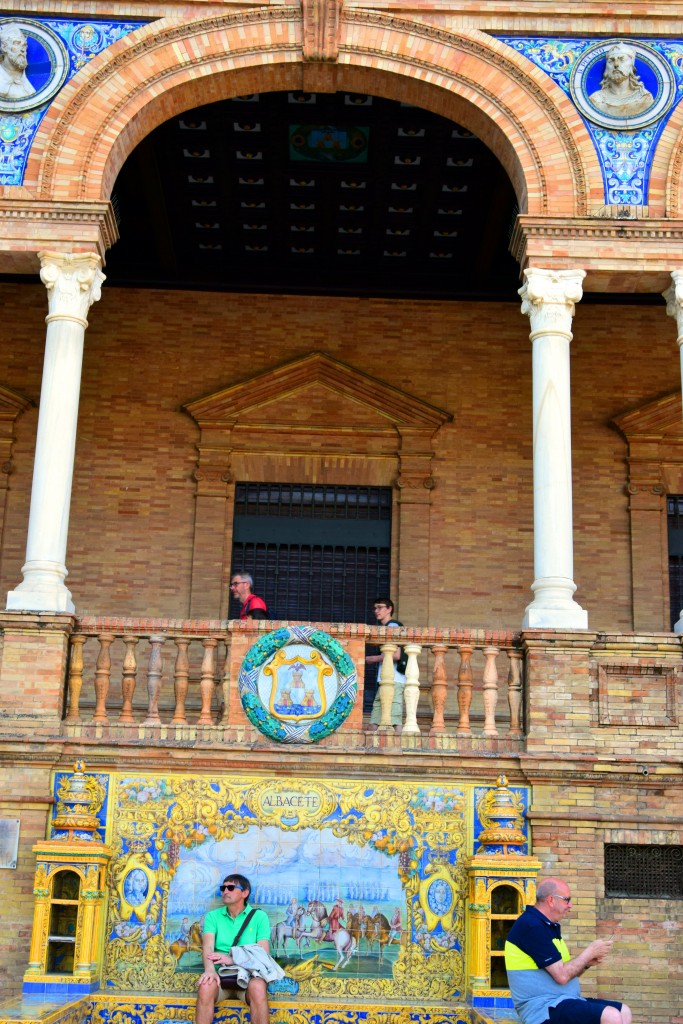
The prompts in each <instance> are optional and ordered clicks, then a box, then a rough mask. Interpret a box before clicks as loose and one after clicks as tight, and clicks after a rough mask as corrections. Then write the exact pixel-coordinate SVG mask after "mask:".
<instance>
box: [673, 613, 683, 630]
mask: <svg viewBox="0 0 683 1024" xmlns="http://www.w3.org/2000/svg"><path fill="white" fill-rule="evenodd" d="M674 633H683V611H681V614H680V615H679V616H678V619H677V621H676V622H674Z"/></svg>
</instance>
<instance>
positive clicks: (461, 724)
mask: <svg viewBox="0 0 683 1024" xmlns="http://www.w3.org/2000/svg"><path fill="white" fill-rule="evenodd" d="M473 650H474V648H473V647H470V646H469V645H465V644H463V645H462V646H461V647H458V654H459V655H460V666H459V668H458V711H459V715H458V728H457V730H456V735H457V736H471V735H472V729H471V727H470V705H471V704H472V664H471V661H470V659H471V657H472V651H473Z"/></svg>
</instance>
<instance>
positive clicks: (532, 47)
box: [499, 36, 683, 206]
mask: <svg viewBox="0 0 683 1024" xmlns="http://www.w3.org/2000/svg"><path fill="white" fill-rule="evenodd" d="M499 38H500V39H501V42H503V43H506V44H507V45H508V46H511V47H512V48H513V49H514V50H517V51H518V52H519V53H522V54H524V56H525V57H526V58H527V59H528V60H530V61H532V63H534V64H535V65H536V67H538V68H540V69H541V70H542V71H544V72H545V73H546V74H547V75H549V77H550V78H552V80H553V81H554V82H555V83H556V84H557V85H558V86H559V87H560V89H562V91H563V92H564V93H566V95H567V96H568V97H569V98H570V99H571V100H572V101H573V102H574V104H575V106H576V107H577V109H578V111H579V113H580V114H581V117H582V118H583V121H584V123H585V125H586V129H587V130H588V133H589V134H590V136H591V138H592V139H593V142H594V144H595V148H596V152H597V154H598V158H599V160H600V165H601V168H602V175H603V182H604V187H605V203H606V205H608V206H619V205H626V206H646V205H647V202H648V187H649V177H650V169H651V166H652V159H653V156H654V152H655V149H656V146H657V142H658V141H659V138H660V136H661V134H662V131H663V130H664V127H665V126H666V123H667V121H668V119H669V117H670V116H671V111H672V110H673V109H674V108H675V107H676V105H677V104H678V102H679V100H680V98H681V96H682V95H683V41H681V40H670V39H648V40H647V42H646V43H645V42H640V41H638V40H634V39H620V40H618V41H619V42H625V43H627V44H628V45H630V46H633V47H635V48H636V51H637V63H636V71H637V73H638V75H639V76H640V78H641V80H642V82H643V85H644V86H645V88H646V89H648V90H649V92H651V93H652V96H653V103H652V107H651V110H649V111H648V115H649V116H647V117H645V118H638V119H635V124H637V127H636V126H635V124H630V125H628V126H627V124H626V123H625V125H624V127H621V126H613V127H605V126H601V125H599V124H597V123H594V122H593V120H592V119H591V118H590V117H587V116H586V110H587V109H588V107H589V105H588V104H586V103H585V102H583V101H584V98H585V97H587V96H589V95H590V94H591V92H593V91H594V90H595V89H597V88H598V87H599V85H600V77H601V74H602V69H603V68H604V55H605V52H606V50H607V49H608V48H609V46H611V45H613V44H614V43H615V42H617V40H616V39H610V40H595V39H543V38H538V37H511V36H503V37H499ZM577 71H579V74H578V75H577ZM582 108H583V109H582ZM631 120H632V121H633V119H631ZM643 120H646V121H648V123H647V124H642V121H643Z"/></svg>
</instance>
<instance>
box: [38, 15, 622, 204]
mask: <svg viewBox="0 0 683 1024" xmlns="http://www.w3.org/2000/svg"><path fill="white" fill-rule="evenodd" d="M378 29H379V30H381V31H378ZM302 36H303V31H302V22H301V16H300V13H299V11H298V10H297V9H295V8H260V9H258V10H256V11H249V12H241V13H238V14H230V15H224V16H220V17H214V18H208V19H202V20H198V21H194V22H190V23H184V24H182V25H178V24H168V23H165V22H163V21H161V22H155V23H153V24H150V25H147V26H145V27H144V28H141V29H139V30H138V31H136V32H134V33H132V34H131V35H130V36H128V37H126V38H125V39H122V40H119V42H118V43H116V44H115V45H114V46H112V47H111V48H110V49H109V50H107V51H105V52H104V53H102V54H100V55H99V56H98V57H97V58H95V59H94V60H93V61H92V63H91V64H90V65H89V66H88V68H86V69H83V71H82V72H81V73H80V74H79V75H77V76H76V77H75V78H74V79H73V80H72V82H70V83H69V85H68V86H66V88H65V89H64V90H63V91H62V92H61V93H60V94H59V96H58V97H57V98H56V100H55V101H54V103H53V104H52V106H51V107H50V110H49V111H48V113H47V115H46V117H45V120H44V121H43V124H42V129H41V133H40V135H39V137H38V139H37V140H36V142H35V143H34V146H33V148H32V151H31V156H30V159H29V163H28V167H27V174H26V179H25V186H26V187H27V189H29V190H30V191H31V192H33V193H34V194H36V195H37V196H39V197H40V198H41V199H43V200H55V201H78V200H83V201H93V200H95V201H96V200H106V199H108V198H109V196H110V194H111V191H112V188H113V185H114V181H115V179H116V176H117V174H118V171H119V170H120V168H121V166H122V165H123V163H124V161H125V159H126V158H127V156H128V155H129V154H130V153H131V152H132V150H133V149H134V148H135V146H136V145H137V144H138V143H139V142H140V141H141V140H142V139H143V138H144V137H145V136H146V135H148V134H149V133H150V132H151V131H152V130H153V129H154V128H155V127H156V126H157V125H159V124H161V123H162V122H164V121H166V120H168V119H169V118H170V117H173V116H174V115H176V114H178V113H181V112H183V111H185V110H188V109H191V108H193V107H195V106H199V105H203V104H206V103H211V102H215V101H217V100H220V99H225V98H228V97H230V96H237V95H241V94H244V93H251V92H269V91H276V90H283V89H303V88H305V89H307V90H315V89H326V90H330V91H332V90H349V91H354V92H356V91H361V92H370V93H372V94H374V95H378V96H382V97H385V98H387V99H395V100H400V101H404V102H409V103H412V104H415V105H417V106H421V107H424V108H425V109H429V110H432V111H434V112H436V113H438V114H441V115H442V116H444V117H446V118H449V119H451V120H454V121H458V122H459V123H461V124H463V125H464V126H465V127H467V128H468V129H470V130H471V131H473V132H474V133H475V134H476V135H477V136H478V137H479V138H481V139H482V141H483V142H484V143H486V145H488V147H489V148H490V149H491V150H492V152H493V153H494V154H495V155H496V156H497V157H498V159H499V160H500V161H501V163H502V164H503V166H504V167H505V169H506V171H507V173H508V175H509V177H510V180H511V181H512V184H513V186H514V188H515V191H516V194H517V197H518V202H519V206H520V209H521V210H522V211H523V212H528V213H536V214H548V215H554V216H575V215H577V214H581V213H585V212H586V211H587V209H588V205H589V203H590V202H591V201H597V202H600V201H601V198H602V183H601V176H600V172H599V168H598V164H597V161H596V158H595V153H594V150H593V147H592V145H591V143H590V139H589V137H588V135H587V133H586V131H585V129H584V127H583V125H582V122H581V120H580V118H579V117H578V115H577V113H576V111H575V110H574V107H573V106H572V104H571V103H570V102H569V101H568V100H567V98H566V97H565V96H564V94H563V93H562V92H561V90H559V89H558V88H557V87H556V86H555V85H554V84H553V83H552V82H551V81H550V80H549V79H548V78H547V77H546V76H545V75H544V74H543V73H542V72H540V71H539V70H538V69H536V68H534V67H533V66H532V65H531V64H530V62H528V61H527V60H526V59H525V58H524V57H522V56H521V55H520V54H518V53H516V52H515V51H513V50H512V49H510V48H509V47H506V46H505V45H504V44H502V43H499V42H498V41H497V40H495V39H492V38H491V37H489V36H486V35H485V34H484V33H481V32H478V31H475V30H471V31H468V32H466V33H457V34H456V33H448V32H444V31H442V30H440V29H436V28H434V27H432V26H429V25H424V24H420V23H417V22H410V21H403V20H400V19H397V18H392V17H390V16H388V15H384V14H382V13H376V12H358V11H357V12H351V13H350V14H348V15H346V16H342V20H341V24H340V34H339V59H338V61H337V62H330V63H327V64H325V63H320V62H317V63H314V64H313V63H307V62H305V61H304V60H303V51H302Z"/></svg>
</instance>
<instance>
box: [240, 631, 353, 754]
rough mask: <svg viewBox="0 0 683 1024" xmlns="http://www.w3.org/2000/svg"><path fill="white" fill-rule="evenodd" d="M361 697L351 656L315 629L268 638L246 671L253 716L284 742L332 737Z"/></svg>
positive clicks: (243, 680)
mask: <svg viewBox="0 0 683 1024" xmlns="http://www.w3.org/2000/svg"><path fill="white" fill-rule="evenodd" d="M357 694H358V682H357V679H356V672H355V668H354V665H353V662H352V661H351V659H350V658H349V656H348V654H347V653H346V651H345V650H344V648H343V647H342V646H341V644H340V643H338V641H337V640H335V639H334V638H333V637H331V636H330V635H329V634H328V633H325V632H323V630H321V629H316V628H315V627H313V626H290V627H288V628H283V629H277V630H275V631H274V632H273V633H268V634H266V636H264V637H262V638H261V639H260V640H259V641H258V642H257V643H255V644H254V645H253V647H250V649H249V651H248V652H247V656H246V657H245V659H244V661H243V662H242V668H241V670H240V677H239V695H240V700H241V701H242V707H243V708H244V712H245V714H246V716H247V718H248V719H249V721H250V722H251V723H252V725H255V726H256V728H257V729H258V730H259V731H260V732H262V733H263V734H264V735H265V736H268V737H269V738H270V739H273V740H277V741H278V742H280V743H317V742H318V740H321V739H323V738H324V737H325V736H329V735H330V733H332V732H334V730H335V729H338V728H339V726H340V725H341V724H342V722H343V721H344V720H345V719H346V718H347V716H348V715H349V713H350V711H351V709H352V707H353V705H354V702H355V700H356V696H357Z"/></svg>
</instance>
